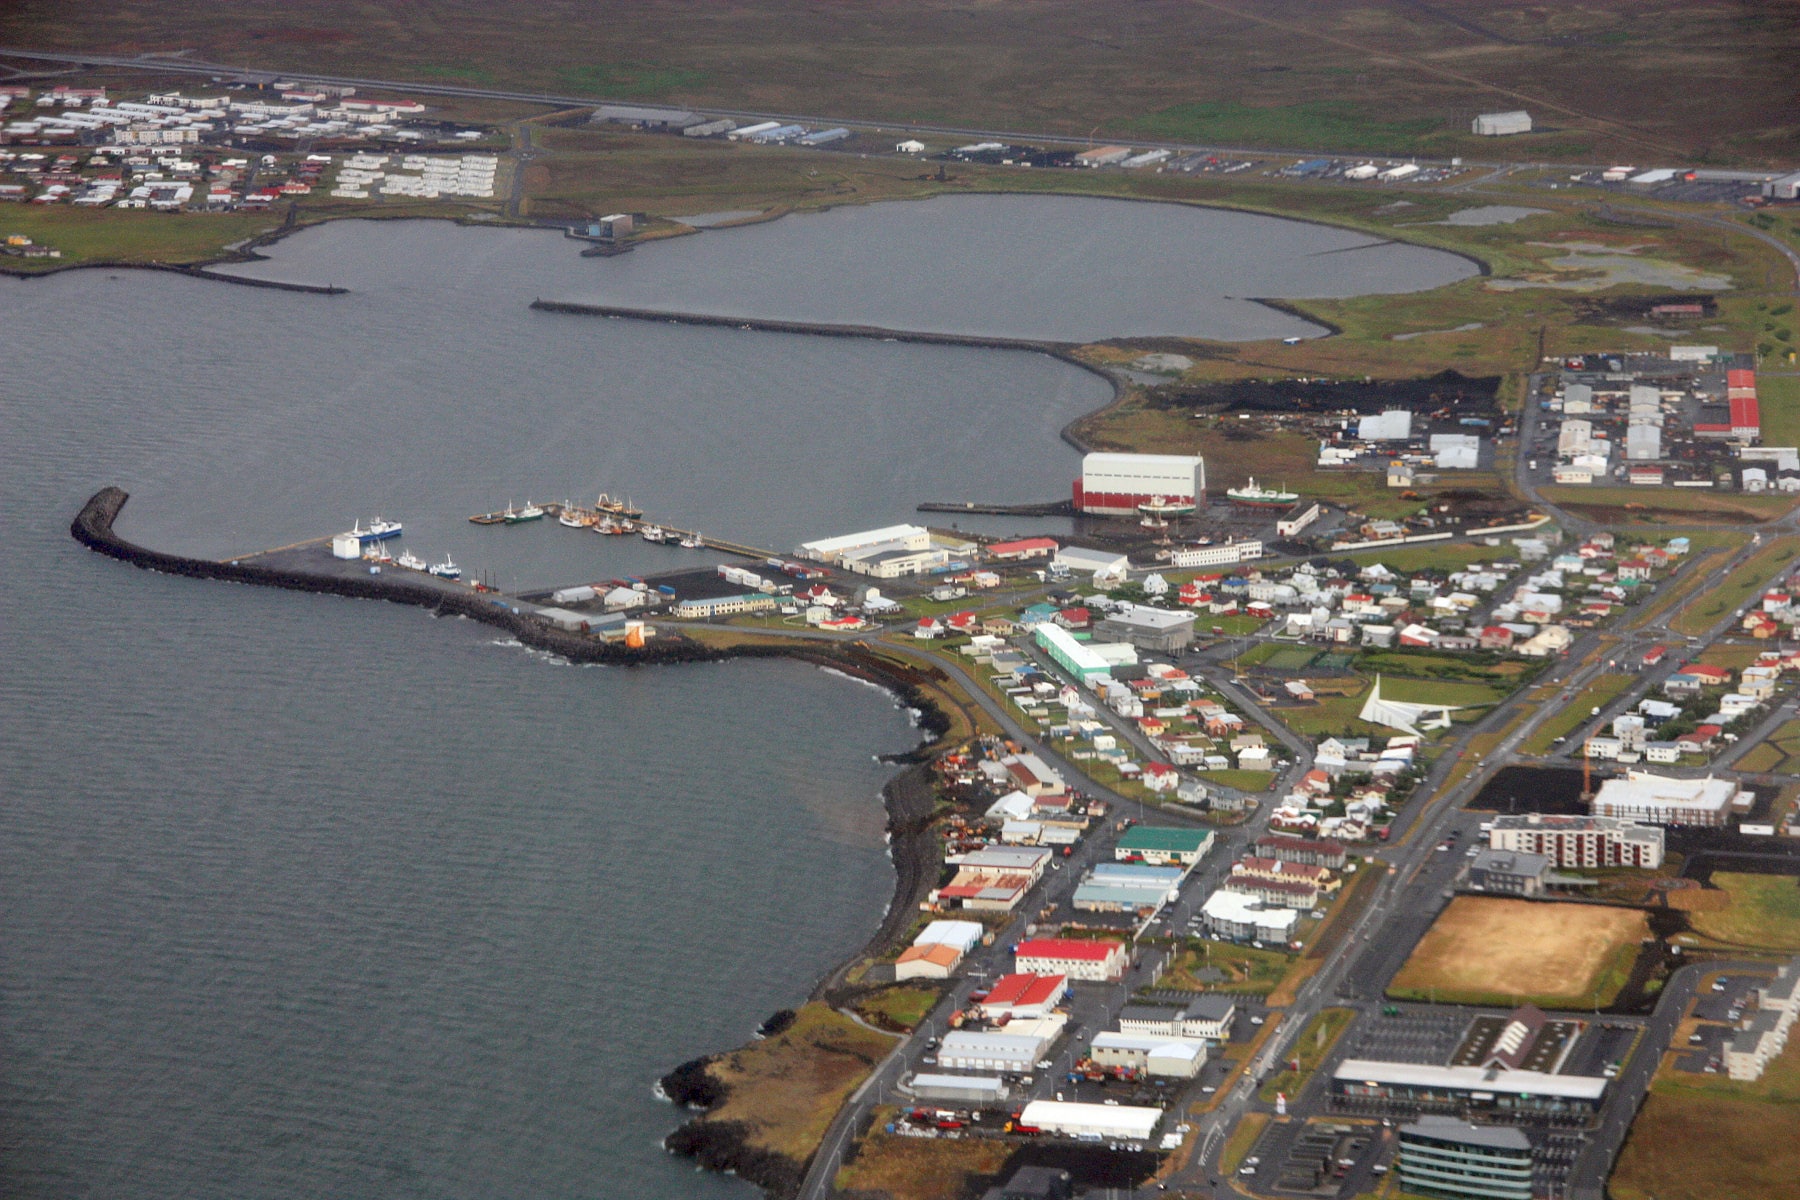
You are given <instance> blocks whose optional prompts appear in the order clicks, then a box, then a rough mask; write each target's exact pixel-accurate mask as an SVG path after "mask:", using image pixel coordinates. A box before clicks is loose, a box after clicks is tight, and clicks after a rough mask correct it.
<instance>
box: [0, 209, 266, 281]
mask: <svg viewBox="0 0 1800 1200" xmlns="http://www.w3.org/2000/svg"><path fill="white" fill-rule="evenodd" d="M280 224H281V217H280V215H271V214H269V213H266V212H264V213H159V212H149V211H142V212H134V211H120V210H96V209H88V208H69V207H66V206H63V205H45V204H10V205H7V206H6V207H5V208H4V209H0V235H4V234H12V233H22V234H24V235H25V236H26V237H29V238H30V239H31V240H32V241H33V242H36V243H37V244H39V245H43V246H50V247H52V248H54V249H57V250H61V251H62V252H63V256H62V257H61V258H32V259H26V258H7V259H0V265H4V266H6V267H8V268H11V269H13V270H22V271H34V270H55V269H57V268H59V267H67V266H70V265H71V264H74V263H83V262H119V263H170V264H175V265H187V264H189V263H197V262H207V261H210V260H212V259H215V258H217V257H218V256H219V253H220V248H221V247H223V246H225V245H227V244H229V243H232V242H239V241H243V240H245V239H248V238H253V237H255V236H257V235H258V234H262V233H267V232H269V231H270V230H273V229H275V228H277V227H278V226H280Z"/></svg>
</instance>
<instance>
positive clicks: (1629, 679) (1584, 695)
mask: <svg viewBox="0 0 1800 1200" xmlns="http://www.w3.org/2000/svg"><path fill="white" fill-rule="evenodd" d="M1636 682H1637V677H1636V676H1635V675H1601V676H1599V677H1598V678H1596V679H1595V680H1594V681H1593V682H1592V683H1590V684H1588V685H1587V686H1586V687H1584V688H1582V689H1581V690H1580V691H1579V692H1577V693H1575V695H1574V696H1572V697H1571V698H1570V699H1569V700H1567V701H1563V700H1562V699H1561V695H1560V693H1559V694H1558V696H1557V698H1556V700H1555V701H1554V702H1553V703H1555V704H1556V706H1557V707H1556V711H1555V713H1554V714H1553V715H1552V716H1551V717H1550V719H1549V720H1547V721H1545V722H1544V723H1543V724H1542V725H1539V726H1538V727H1537V729H1536V730H1535V731H1534V732H1533V733H1532V735H1531V736H1530V737H1528V738H1526V739H1525V741H1524V743H1523V744H1522V745H1520V747H1519V750H1520V751H1521V752H1522V753H1525V754H1548V753H1549V752H1550V749H1551V746H1552V744H1553V743H1554V742H1555V741H1556V739H1557V738H1559V737H1567V736H1569V734H1571V733H1573V732H1575V730H1576V729H1578V728H1580V727H1581V726H1582V725H1583V724H1584V723H1586V722H1588V721H1591V720H1593V719H1594V711H1593V710H1594V709H1596V708H1605V707H1606V706H1607V705H1608V704H1611V703H1612V702H1613V701H1614V700H1616V699H1618V698H1619V697H1620V696H1622V695H1624V694H1625V692H1626V690H1627V689H1629V688H1630V687H1631V685H1632V684H1634V683H1636Z"/></svg>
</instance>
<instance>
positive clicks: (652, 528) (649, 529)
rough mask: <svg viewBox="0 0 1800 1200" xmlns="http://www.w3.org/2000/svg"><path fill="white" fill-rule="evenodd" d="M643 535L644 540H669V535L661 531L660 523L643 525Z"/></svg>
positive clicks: (659, 541)
mask: <svg viewBox="0 0 1800 1200" xmlns="http://www.w3.org/2000/svg"><path fill="white" fill-rule="evenodd" d="M643 537H644V540H645V541H646V542H658V543H661V542H666V541H668V540H669V535H668V534H666V533H664V532H663V529H662V526H661V525H646V526H644V530H643Z"/></svg>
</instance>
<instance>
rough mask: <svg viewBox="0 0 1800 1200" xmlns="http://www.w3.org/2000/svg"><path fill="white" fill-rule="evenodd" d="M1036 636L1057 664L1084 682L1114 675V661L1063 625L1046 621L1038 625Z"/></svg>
mask: <svg viewBox="0 0 1800 1200" xmlns="http://www.w3.org/2000/svg"><path fill="white" fill-rule="evenodd" d="M1035 636H1036V638H1037V644H1038V645H1039V646H1040V647H1041V648H1042V649H1043V650H1044V652H1045V653H1047V654H1049V655H1050V657H1051V658H1052V659H1053V660H1055V662H1056V665H1057V666H1059V667H1061V668H1062V669H1063V670H1065V671H1067V672H1068V673H1069V674H1071V675H1073V676H1074V677H1075V678H1076V679H1077V680H1079V681H1081V682H1082V683H1088V682H1090V681H1092V680H1095V679H1102V678H1105V679H1110V678H1111V677H1112V669H1113V664H1112V662H1111V661H1110V660H1109V659H1106V658H1103V657H1101V655H1099V654H1098V653H1096V652H1095V651H1094V649H1093V648H1092V647H1090V646H1089V645H1088V644H1087V643H1086V642H1082V641H1078V640H1076V637H1075V635H1074V634H1072V633H1070V632H1069V631H1068V630H1066V629H1064V628H1063V627H1062V626H1061V625H1056V624H1052V623H1050V622H1048V621H1046V622H1045V623H1044V624H1042V625H1039V626H1037V628H1036V635H1035Z"/></svg>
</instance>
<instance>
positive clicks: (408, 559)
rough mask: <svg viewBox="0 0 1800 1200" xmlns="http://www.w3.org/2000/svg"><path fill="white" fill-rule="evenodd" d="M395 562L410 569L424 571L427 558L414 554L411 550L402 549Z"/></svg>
mask: <svg viewBox="0 0 1800 1200" xmlns="http://www.w3.org/2000/svg"><path fill="white" fill-rule="evenodd" d="M394 563H395V565H397V566H402V567H405V568H406V569H407V570H409V571H423V570H424V569H425V560H424V559H422V558H420V557H419V556H418V555H416V554H414V553H413V552H412V551H411V550H402V551H401V552H400V557H399V558H396V559H395V560H394Z"/></svg>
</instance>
